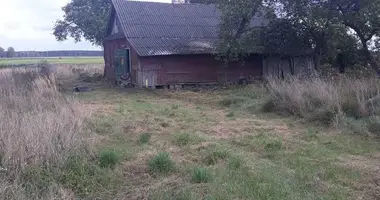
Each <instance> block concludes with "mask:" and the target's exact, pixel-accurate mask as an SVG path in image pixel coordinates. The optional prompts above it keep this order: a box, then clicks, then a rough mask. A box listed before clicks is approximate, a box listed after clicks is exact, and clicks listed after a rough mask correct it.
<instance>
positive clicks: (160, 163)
mask: <svg viewBox="0 0 380 200" xmlns="http://www.w3.org/2000/svg"><path fill="white" fill-rule="evenodd" d="M173 169H174V162H173V161H172V159H171V158H170V155H169V153H167V152H160V153H159V154H158V155H156V156H155V157H154V158H153V159H152V160H151V161H149V170H150V171H151V172H153V173H164V174H166V173H169V172H170V171H172V170H173Z"/></svg>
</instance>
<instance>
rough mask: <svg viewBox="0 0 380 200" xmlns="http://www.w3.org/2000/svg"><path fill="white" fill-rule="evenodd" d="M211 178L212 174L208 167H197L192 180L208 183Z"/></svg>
mask: <svg viewBox="0 0 380 200" xmlns="http://www.w3.org/2000/svg"><path fill="white" fill-rule="evenodd" d="M210 180H211V174H210V172H209V171H208V169H206V168H199V167H197V168H195V169H194V171H193V176H192V181H193V182H194V183H207V182H209V181H210Z"/></svg>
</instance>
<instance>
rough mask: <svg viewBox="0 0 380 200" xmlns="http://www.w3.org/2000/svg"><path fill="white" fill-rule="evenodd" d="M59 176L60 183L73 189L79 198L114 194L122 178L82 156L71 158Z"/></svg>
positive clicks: (115, 172)
mask: <svg viewBox="0 0 380 200" xmlns="http://www.w3.org/2000/svg"><path fill="white" fill-rule="evenodd" d="M57 176H58V177H57V180H59V183H61V184H63V185H65V186H66V187H68V188H72V189H73V190H74V191H75V192H76V194H78V195H79V197H88V196H96V194H99V193H108V192H109V193H112V191H114V190H115V189H117V187H118V185H119V184H120V181H121V178H122V176H121V174H119V172H117V171H114V170H111V169H109V168H102V167H100V166H99V165H98V164H97V163H96V162H92V161H89V160H88V159H87V158H85V157H82V156H72V157H70V158H69V160H68V162H67V163H66V164H65V166H64V167H63V169H61V171H60V172H58V173H57Z"/></svg>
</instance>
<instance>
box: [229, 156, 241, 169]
mask: <svg viewBox="0 0 380 200" xmlns="http://www.w3.org/2000/svg"><path fill="white" fill-rule="evenodd" d="M242 165H243V161H242V160H241V159H240V158H238V157H231V158H230V159H229V160H228V167H229V168H230V169H232V170H238V169H240V168H241V167H242Z"/></svg>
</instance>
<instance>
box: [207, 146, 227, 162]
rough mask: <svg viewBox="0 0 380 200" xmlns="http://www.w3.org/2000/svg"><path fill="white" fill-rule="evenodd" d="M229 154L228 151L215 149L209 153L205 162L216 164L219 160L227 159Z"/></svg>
mask: <svg viewBox="0 0 380 200" xmlns="http://www.w3.org/2000/svg"><path fill="white" fill-rule="evenodd" d="M228 155H229V153H228V151H225V150H213V151H211V152H209V153H208V154H207V156H206V157H205V163H206V164H208V165H215V164H216V163H218V161H219V160H223V159H226V158H227V156H228Z"/></svg>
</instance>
